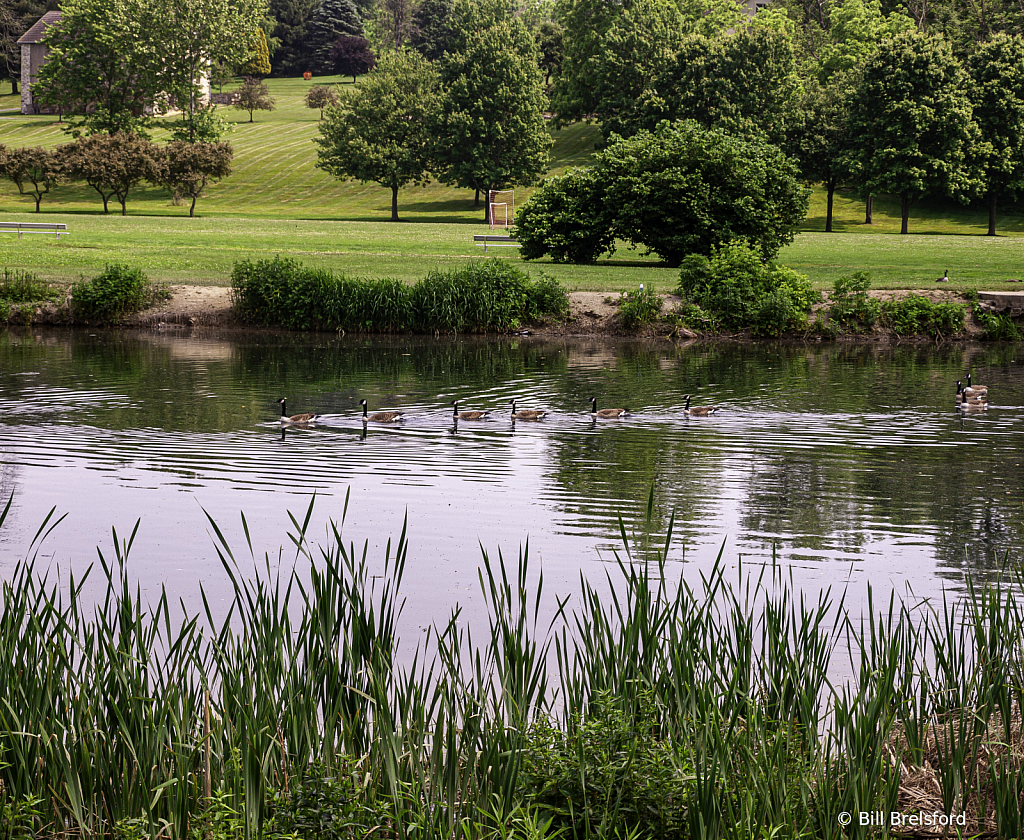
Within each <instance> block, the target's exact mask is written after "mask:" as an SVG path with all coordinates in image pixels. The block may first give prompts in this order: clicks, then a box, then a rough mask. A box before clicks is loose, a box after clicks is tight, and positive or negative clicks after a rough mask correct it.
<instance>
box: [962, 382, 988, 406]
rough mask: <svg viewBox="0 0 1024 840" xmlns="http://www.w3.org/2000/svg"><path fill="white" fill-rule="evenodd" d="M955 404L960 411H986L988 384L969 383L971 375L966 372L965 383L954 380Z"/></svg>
mask: <svg viewBox="0 0 1024 840" xmlns="http://www.w3.org/2000/svg"><path fill="white" fill-rule="evenodd" d="M956 406H957V408H959V409H960V410H961V411H987V410H988V385H971V375H970V374H967V385H966V386H964V385H961V384H960V380H959V379H958V380H957V381H956Z"/></svg>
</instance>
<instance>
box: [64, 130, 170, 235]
mask: <svg viewBox="0 0 1024 840" xmlns="http://www.w3.org/2000/svg"><path fill="white" fill-rule="evenodd" d="M67 154H68V158H67V160H68V172H69V174H70V175H71V177H72V178H74V179H80V180H82V181H85V182H86V183H87V184H88V185H89V186H90V187H92V188H93V189H94V190H96V192H97V193H99V195H100V198H102V199H103V212H104V213H109V212H110V209H109V201H110V199H111V198H112V197H115V196H116V197H117V200H118V202H119V203H120V204H121V215H122V216H127V215H128V207H127V204H128V194H129V192H131V190H132V189H134V188H135V187H137V186H138V185H139V184H141V183H142V182H143V181H149V182H150V183H153V184H156V183H159V182H160V171H161V160H160V158H161V155H160V152H159V150H158V149H157V147H156V146H154V145H153V143H151V142H150V141H149V140H147V139H145V138H144V137H139V136H138V135H137V134H129V133H127V132H119V133H117V134H91V135H89V136H88V137H79V138H77V139H76V140H75V141H74V142H73V143H70V144H68V146H67Z"/></svg>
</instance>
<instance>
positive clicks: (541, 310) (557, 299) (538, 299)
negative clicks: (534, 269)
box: [527, 272, 569, 321]
mask: <svg viewBox="0 0 1024 840" xmlns="http://www.w3.org/2000/svg"><path fill="white" fill-rule="evenodd" d="M527 295H528V297H529V301H528V309H529V320H531V321H536V320H537V319H539V318H540V317H542V316H543V315H554V316H555V317H556V318H561V317H564V316H565V315H568V314H569V292H568V291H567V290H566V288H565V287H564V286H563V285H562V284H561V283H559V282H558V280H557V279H555V278H554V277H552V276H551V275H549V274H544V273H543V272H542V273H541V275H540V277H539V278H538V279H537V280H534V281H533V282H532V283H531V284H530V287H529V289H527Z"/></svg>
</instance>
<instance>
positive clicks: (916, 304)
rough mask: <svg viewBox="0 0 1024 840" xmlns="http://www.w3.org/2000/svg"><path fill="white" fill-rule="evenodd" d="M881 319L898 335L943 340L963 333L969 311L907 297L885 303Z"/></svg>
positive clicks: (947, 304)
mask: <svg viewBox="0 0 1024 840" xmlns="http://www.w3.org/2000/svg"><path fill="white" fill-rule="evenodd" d="M882 315H883V317H884V318H885V321H886V324H887V325H888V326H889V327H891V328H892V330H893V331H894V332H895V333H896V334H897V335H930V336H932V337H933V338H942V337H943V336H949V335H959V334H960V333H962V332H963V331H964V317H965V315H966V311H965V310H964V308H963V306H961V305H960V304H958V303H933V302H932V301H930V300H928V298H926V297H922V296H921V295H907V296H906V297H905V298H902V299H900V300H887V301H885V302H884V303H883V304H882Z"/></svg>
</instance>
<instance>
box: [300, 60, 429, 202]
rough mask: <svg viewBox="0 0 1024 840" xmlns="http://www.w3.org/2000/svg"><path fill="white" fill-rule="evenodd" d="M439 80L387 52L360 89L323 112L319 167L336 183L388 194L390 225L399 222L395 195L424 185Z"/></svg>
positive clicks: (422, 66)
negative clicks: (376, 187) (372, 186)
mask: <svg viewBox="0 0 1024 840" xmlns="http://www.w3.org/2000/svg"><path fill="white" fill-rule="evenodd" d="M436 107H437V75H436V73H435V71H434V69H433V67H432V66H431V65H430V63H429V62H428V61H427V60H426V59H424V58H423V57H422V56H420V55H418V54H417V53H414V52H397V53H385V54H384V55H382V56H381V59H380V61H379V62H378V63H377V66H376V67H375V68H374V69H373V72H371V73H369V74H368V75H367V76H366V78H365V79H364V80H363V82H362V84H361V85H360V88H359V92H358V96H355V95H349V96H346V97H344V99H343V100H342V103H341V105H340V106H339V107H337V108H332V109H331V110H330V111H328V112H327V115H326V117H325V118H324V120H323V122H322V124H321V127H320V136H319V137H318V138H317V139H316V143H317V145H318V146H319V147H320V148H319V150H318V152H317V164H316V165H317V167H318V168H319V169H323V170H324V171H325V172H329V173H330V174H332V175H334V176H336V177H338V178H353V179H355V180H358V181H361V182H363V183H364V184H365V183H366V182H368V181H374V182H376V183H378V184H380V185H381V186H382V187H390V189H391V221H393V222H397V221H398V220H399V219H398V191H399V189H401V188H402V187H404V186H406V185H407V184H423V183H426V181H427V177H428V175H427V171H428V169H429V167H430V160H431V149H432V142H431V136H430V125H431V122H432V120H431V116H432V113H433V111H434V110H435V108H436Z"/></svg>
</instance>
